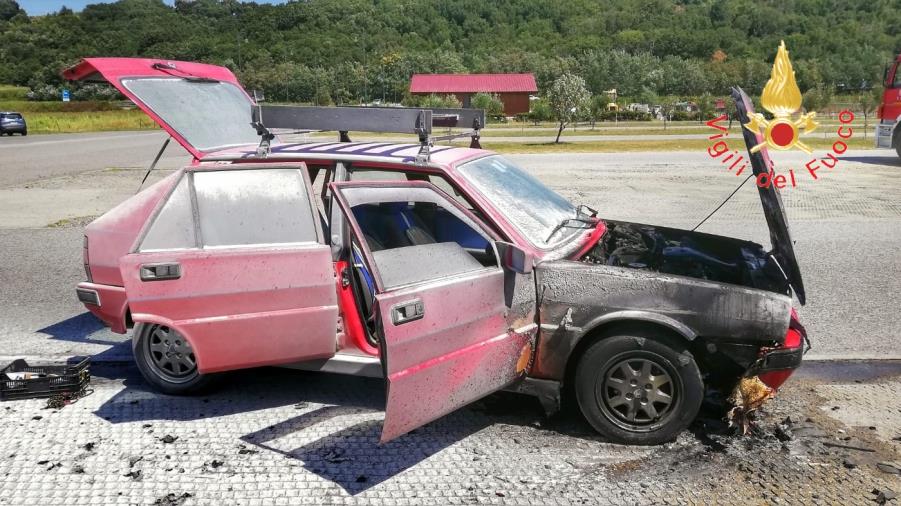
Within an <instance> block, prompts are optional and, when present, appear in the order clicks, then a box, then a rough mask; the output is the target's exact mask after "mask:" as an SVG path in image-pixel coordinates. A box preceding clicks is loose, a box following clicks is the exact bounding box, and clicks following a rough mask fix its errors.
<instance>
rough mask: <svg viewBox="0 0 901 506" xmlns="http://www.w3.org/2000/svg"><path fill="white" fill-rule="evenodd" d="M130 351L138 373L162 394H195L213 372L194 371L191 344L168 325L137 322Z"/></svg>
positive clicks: (206, 382) (206, 384) (195, 365)
mask: <svg viewBox="0 0 901 506" xmlns="http://www.w3.org/2000/svg"><path fill="white" fill-rule="evenodd" d="M133 350H134V356H135V362H136V363H137V365H138V369H139V370H140V371H141V375H142V376H144V379H145V380H146V381H147V382H148V383H150V384H151V385H152V386H153V387H154V388H155V389H157V390H159V391H160V392H163V393H165V394H170V395H189V394H195V393H199V392H201V391H203V390H204V389H206V388H207V387H209V386H210V384H211V382H212V380H213V375H209V374H200V372H198V370H197V359H196V357H195V355H194V350H193V349H192V348H191V343H189V342H188V340H187V339H185V338H184V337H183V336H182V335H181V334H179V333H178V332H177V331H176V330H175V329H173V328H171V327H167V326H165V325H156V324H140V325H139V326H138V327H137V328H136V329H135V338H134V341H133Z"/></svg>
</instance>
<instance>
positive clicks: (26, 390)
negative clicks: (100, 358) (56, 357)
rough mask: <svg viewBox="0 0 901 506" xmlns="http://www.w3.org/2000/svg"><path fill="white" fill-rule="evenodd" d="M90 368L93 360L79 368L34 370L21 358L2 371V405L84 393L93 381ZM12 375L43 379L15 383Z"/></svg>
mask: <svg viewBox="0 0 901 506" xmlns="http://www.w3.org/2000/svg"><path fill="white" fill-rule="evenodd" d="M90 365H91V359H90V358H85V359H84V360H82V361H81V362H79V363H78V364H76V365H42V366H34V367H32V366H29V365H28V363H27V362H25V360H23V359H21V358H20V359H18V360H15V361H13V363H11V364H9V365H8V366H6V367H4V368H3V369H2V370H0V401H12V400H16V399H36V398H40V397H52V396H54V395H65V394H77V393H80V392H82V391H83V390H84V389H85V388H86V387H87V386H88V383H89V382H90V381H91V373H90V371H89V369H88V367H89V366H90ZM8 372H27V373H34V374H40V375H42V376H41V377H37V378H28V379H15V380H14V379H9V376H7V375H6V373H8Z"/></svg>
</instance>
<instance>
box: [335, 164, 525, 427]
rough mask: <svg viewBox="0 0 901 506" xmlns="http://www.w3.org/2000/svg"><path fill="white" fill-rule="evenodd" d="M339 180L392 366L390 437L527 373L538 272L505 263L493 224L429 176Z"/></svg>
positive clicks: (371, 312) (372, 311)
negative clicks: (521, 272) (483, 221)
mask: <svg viewBox="0 0 901 506" xmlns="http://www.w3.org/2000/svg"><path fill="white" fill-rule="evenodd" d="M331 187H332V190H333V192H334V194H335V195H336V198H337V201H338V203H339V204H340V206H341V208H342V210H343V211H344V213H345V216H346V217H347V219H348V222H349V224H350V225H351V229H352V234H353V238H352V240H351V243H352V248H353V249H354V250H355V251H356V254H358V256H360V257H362V260H363V262H362V264H363V266H364V268H365V269H366V270H367V271H368V272H367V273H366V275H368V277H369V278H370V279H371V280H372V281H373V283H372V284H373V285H374V286H373V287H372V291H373V292H374V293H373V294H372V295H373V297H371V298H367V299H371V300H373V301H374V302H373V303H372V304H371V306H369V307H365V308H364V311H363V312H364V316H366V317H369V318H370V319H371V320H372V321H374V322H375V323H374V326H373V328H374V329H375V331H376V332H377V333H378V334H379V339H380V343H381V353H382V361H383V366H384V368H385V373H386V380H387V406H386V408H385V423H384V427H383V429H382V438H381V440H382V442H385V441H388V440H391V439H394V438H396V437H398V436H400V435H402V434H405V433H407V432H409V431H411V430H413V429H415V428H417V427H419V426H421V425H424V424H426V423H428V422H430V421H432V420H435V419H436V418H439V417H441V416H443V415H445V414H447V413H450V412H451V411H453V410H455V409H457V408H460V407H462V406H464V405H466V404H468V403H470V402H472V401H475V400H477V399H480V398H482V397H484V396H486V395H488V394H490V393H492V392H495V391H497V390H500V389H502V388H504V387H505V386H507V385H509V384H511V383H513V382H514V381H516V380H518V379H520V378H522V377H523V376H524V375H525V373H526V372H527V368H528V366H529V365H530V362H531V357H532V353H533V351H534V345H535V335H536V329H537V325H536V323H535V314H534V311H535V288H534V282H533V280H532V278H531V274H529V275H517V274H514V273H512V272H508V271H505V270H504V269H502V267H501V266H500V265H499V261H498V256H497V252H496V249H495V247H494V244H493V241H494V240H495V239H496V237H494V236H493V232H491V231H490V229H489V228H488V227H485V226H484V225H482V224H481V223H480V222H479V221H478V219H477V218H475V217H474V216H473V215H472V214H471V213H469V212H468V211H466V210H465V209H464V208H462V207H461V206H460V205H459V204H458V203H456V201H454V200H453V199H452V198H451V197H449V196H448V195H447V194H445V193H444V192H442V191H441V190H439V189H438V188H436V187H435V186H433V185H431V184H430V183H425V182H412V181H411V182H387V183H376V182H368V183H332V186H331ZM450 221H452V223H449V222H450ZM474 235H475V236H477V237H480V238H481V243H480V244H475V243H474V241H473V236H474ZM437 237H440V238H441V241H440V242H439V241H438V240H436V238H437ZM363 288H364V289H365V288H366V286H363Z"/></svg>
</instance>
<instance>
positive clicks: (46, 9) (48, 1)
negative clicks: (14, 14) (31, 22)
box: [18, 0, 286, 16]
mask: <svg viewBox="0 0 901 506" xmlns="http://www.w3.org/2000/svg"><path fill="white" fill-rule="evenodd" d="M112 1H114V0H18V2H19V7H21V8H23V9H25V12H27V13H28V14H29V15H32V16H34V15H39V14H48V13H51V12H56V11H58V10H59V8H60V7H62V6H64V5H65V6H66V7H68V8H70V9H72V10H74V11H80V10H81V9H83V8H84V6H85V5H89V4H99V3H111V2H112ZM163 1H164V2H165V3H167V4H169V5H172V4H173V2H174V0H163ZM285 1H286V0H256V2H257V3H263V4H280V3H285Z"/></svg>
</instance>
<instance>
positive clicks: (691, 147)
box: [457, 137, 873, 156]
mask: <svg viewBox="0 0 901 506" xmlns="http://www.w3.org/2000/svg"><path fill="white" fill-rule="evenodd" d="M833 142H834V140H824V139H823V138H816V139H804V143H805V144H807V145H808V146H810V147H811V148H812V149H813V150H814V155H817V156H821V155H823V154H824V153H825V152H827V151H828V150H830V149H831V148H832V143H833ZM847 144H848V147H849V148H852V149H873V140H872V138H869V139H864V138H863V137H855V138H853V139H851V140H850V141H847ZM457 145H464V144H459V143H458V144H457ZM709 145H710V141H707V140H705V139H673V140H662V141H661V140H647V141H641V140H638V141H586V142H561V143H559V144H555V143H553V142H543V143H527V142H491V141H490V140H486V141H485V142H483V143H482V147H484V148H485V149H490V150H492V151H497V152H498V153H618V152H629V151H698V152H704V151H705V150H706V149H707V147H708V146H709ZM734 148H736V149H744V143H742V142H741V141H740V140H738V141H737V142H736V144H735V146H734Z"/></svg>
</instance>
